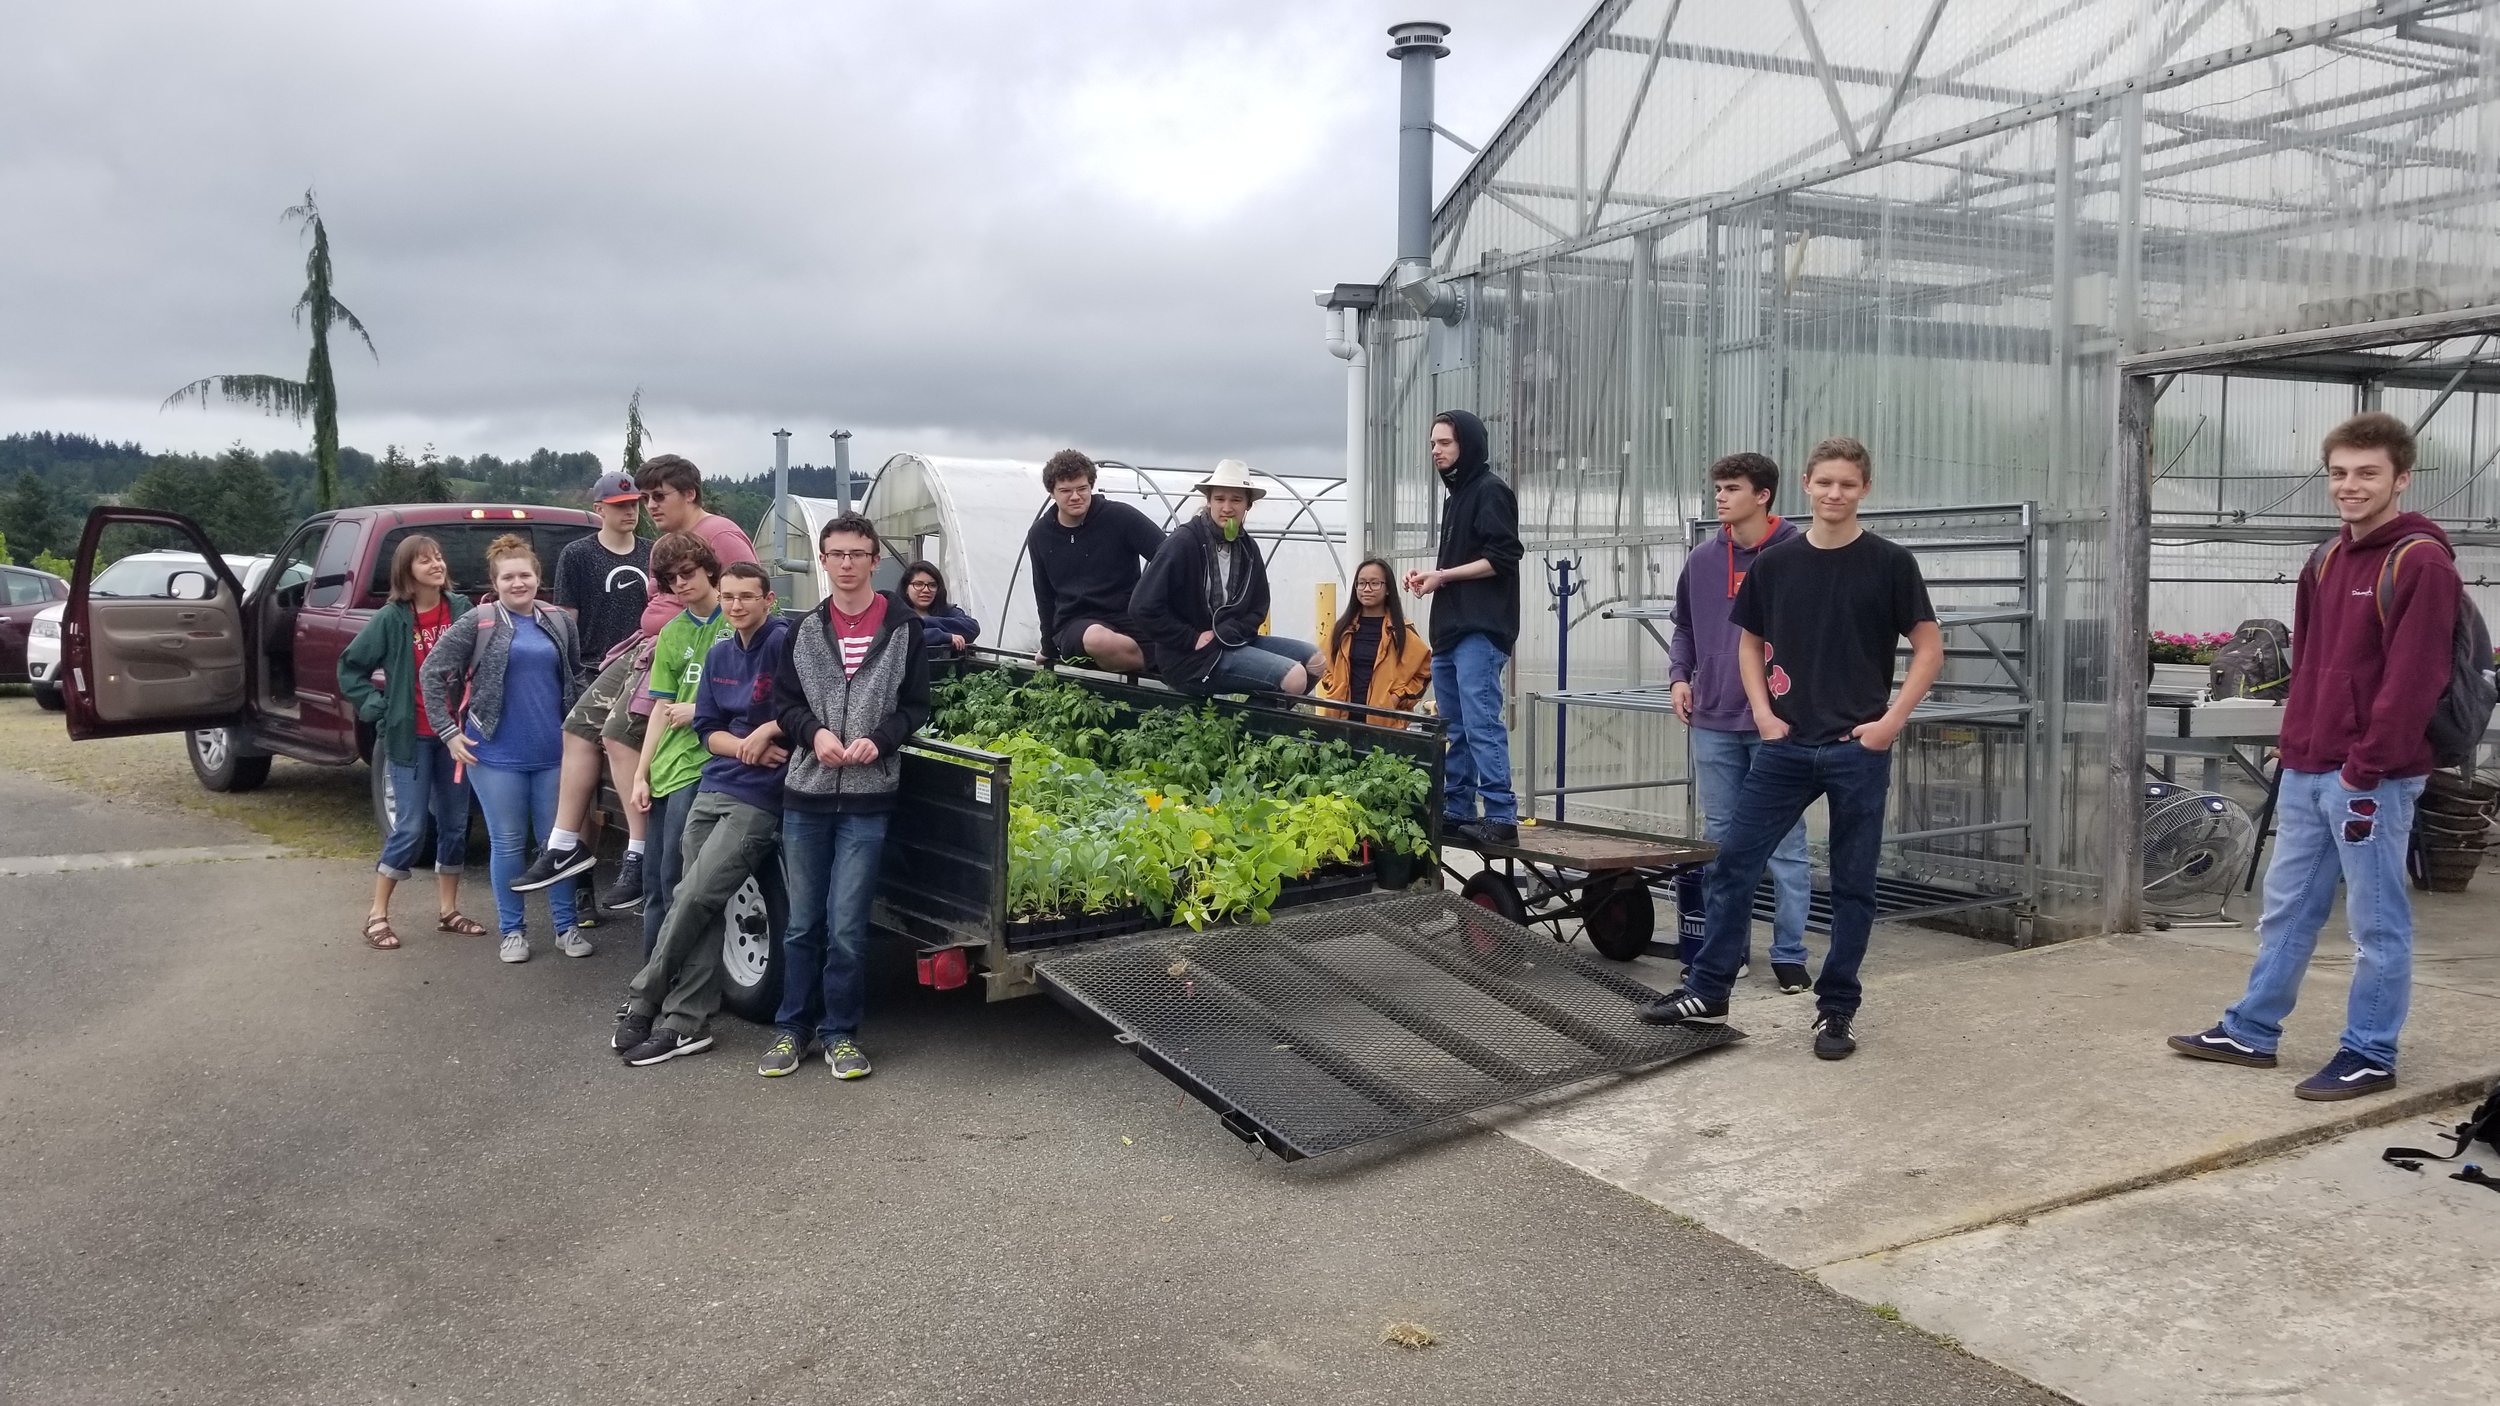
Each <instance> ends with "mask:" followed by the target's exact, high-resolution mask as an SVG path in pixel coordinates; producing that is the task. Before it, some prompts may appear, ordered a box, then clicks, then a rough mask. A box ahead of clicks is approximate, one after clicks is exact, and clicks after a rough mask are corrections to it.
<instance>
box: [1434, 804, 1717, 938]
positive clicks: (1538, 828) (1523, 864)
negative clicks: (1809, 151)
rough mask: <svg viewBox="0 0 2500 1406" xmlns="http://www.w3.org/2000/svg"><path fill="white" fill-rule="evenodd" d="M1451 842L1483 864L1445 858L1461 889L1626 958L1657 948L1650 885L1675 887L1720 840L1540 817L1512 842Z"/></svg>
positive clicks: (1486, 904)
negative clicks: (1461, 865)
mask: <svg viewBox="0 0 2500 1406" xmlns="http://www.w3.org/2000/svg"><path fill="white" fill-rule="evenodd" d="M1447 843H1448V845H1449V846H1450V847H1452V848H1458V847H1469V848H1473V849H1474V850H1475V851H1476V853H1477V854H1478V855H1480V856H1482V858H1483V860H1484V866H1485V867H1484V868H1482V869H1479V870H1477V871H1476V872H1475V873H1472V874H1462V873H1460V872H1459V871H1458V870H1457V869H1455V868H1453V867H1451V865H1450V862H1449V860H1448V859H1447V858H1446V857H1445V858H1444V859H1443V860H1442V861H1441V868H1442V872H1444V873H1446V874H1448V875H1449V876H1450V877H1451V878H1453V879H1456V880H1458V881H1459V889H1458V891H1459V895H1460V896H1461V897H1463V898H1465V899H1466V900H1468V901H1469V902H1471V903H1474V904H1476V905H1477V906H1478V907H1481V908H1484V909H1486V910H1487V911H1489V912H1494V913H1499V914H1501V915H1502V916H1503V917H1505V918H1508V919H1509V920H1510V921H1512V922H1514V923H1517V924H1519V925H1520V926H1521V927H1542V928H1544V929H1546V931H1547V933H1548V935H1549V936H1551V937H1552V938H1553V939H1554V941H1555V942H1557V943H1568V942H1569V941H1570V940H1571V929H1570V927H1569V925H1570V924H1572V923H1575V922H1576V923H1578V924H1579V925H1580V930H1581V931H1582V932H1583V933H1585V934H1586V935H1587V937H1588V940H1589V946H1591V947H1594V948H1596V949H1597V950H1598V952H1599V953H1600V954H1602V955H1604V956H1607V957H1611V958H1613V959H1614V960H1616V961H1618V962H1628V961H1631V960H1632V959H1633V958H1635V957H1638V956H1642V955H1644V954H1646V953H1649V952H1651V951H1652V950H1653V944H1652V942H1651V934H1652V933H1653V932H1654V931H1655V930H1656V928H1657V923H1658V910H1657V905H1656V903H1655V901H1654V900H1653V898H1652V891H1653V890H1656V891H1659V892H1672V889H1673V884H1674V881H1675V879H1676V878H1677V876H1679V875H1681V874H1684V873H1686V872H1688V871H1690V870H1693V869H1698V868H1700V867H1701V866H1702V865H1705V864H1708V863H1709V862H1710V861H1711V860H1712V859H1715V858H1717V857H1718V853H1719V847H1718V846H1716V845H1713V844H1709V843H1706V842H1703V841H1699V840H1679V839H1672V838H1668V837H1664V836H1659V835H1643V834H1638V833H1636V832H1633V831H1630V830H1608V829H1603V828H1601V827H1598V826H1595V825H1566V824H1563V823H1562V822H1560V821H1553V820H1539V821H1530V822H1526V823H1523V824H1522V825H1520V827H1519V842H1518V843H1517V844H1515V845H1499V844H1488V845H1472V846H1470V845H1468V843H1467V842H1466V841H1464V840H1461V839H1458V838H1457V837H1455V836H1453V837H1450V838H1449V839H1448V841H1447Z"/></svg>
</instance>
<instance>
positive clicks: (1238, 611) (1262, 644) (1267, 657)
mask: <svg viewBox="0 0 2500 1406" xmlns="http://www.w3.org/2000/svg"><path fill="white" fill-rule="evenodd" d="M1198 491H1199V492H1200V493H1203V494H1205V495H1206V499H1207V510H1206V511H1205V512H1203V513H1200V514H1199V515H1198V516H1196V517H1194V518H1191V519H1190V520H1189V521H1187V522H1185V523H1182V524H1181V525H1180V526H1179V527H1177V528H1175V529H1173V532H1172V535H1171V536H1170V537H1168V538H1166V539H1165V540H1164V543H1163V547H1162V550H1160V551H1158V552H1156V553H1155V559H1154V561H1153V563H1152V564H1150V565H1149V566H1147V568H1146V574H1145V575H1144V576H1142V577H1140V578H1139V579H1138V582H1137V594H1136V595H1134V596H1132V597H1131V598H1130V599H1129V616H1130V618H1131V619H1132V620H1134V621H1135V622H1136V624H1137V630H1138V635H1139V637H1140V639H1141V641H1142V642H1143V643H1144V644H1145V646H1146V650H1147V654H1148V656H1149V657H1150V659H1151V660H1152V662H1153V664H1154V667H1155V672H1156V673H1158V674H1160V675H1162V677H1163V681H1164V682H1165V683H1168V684H1170V685H1171V686H1172V687H1174V688H1177V689H1180V690H1182V691H1183V692H1186V693H1235V692H1252V691H1261V692H1275V693H1293V694H1302V693H1308V692H1310V691H1311V688H1312V686H1313V685H1314V684H1315V683H1317V682H1318V681H1319V676H1320V671H1321V669H1322V668H1323V667H1324V666H1325V665H1326V663H1327V661H1326V660H1325V659H1324V658H1322V657H1321V655H1320V652H1319V649H1318V647H1317V646H1315V645H1310V644H1306V643H1304V642H1303V641H1301V640H1294V639H1286V638H1284V637H1282V636H1280V635H1263V634H1260V633H1259V627H1260V626H1261V625H1263V624H1265V623H1266V622H1267V601H1268V594H1267V562H1266V560H1265V559H1264V558H1262V557H1261V556H1260V555H1259V547H1258V544H1257V543H1256V542H1253V541H1251V540H1250V538H1249V536H1248V535H1247V533H1246V532H1245V531H1244V529H1243V523H1244V522H1245V521H1246V520H1247V519H1248V517H1249V514H1250V505H1251V504H1253V503H1255V502H1257V501H1259V499H1261V498H1263V497H1265V496H1266V494H1267V490H1265V489H1263V488H1253V487H1251V486H1250V467H1249V466H1248V465H1247V464H1244V463H1242V462H1241V461H1240V460H1239V459H1227V460H1225V461H1224V462H1222V463H1220V464H1218V465H1216V466H1215V472H1214V473H1212V474H1209V475H1208V476H1207V478H1206V480H1205V481H1204V482H1202V483H1200V484H1199V485H1198Z"/></svg>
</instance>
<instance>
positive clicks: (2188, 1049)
mask: <svg viewBox="0 0 2500 1406" xmlns="http://www.w3.org/2000/svg"><path fill="white" fill-rule="evenodd" d="M2325 454H2326V480H2327V492H2328V495H2329V496H2330V497H2331V498H2333V500H2334V502H2335V515H2336V516H2337V517H2338V518H2341V519H2342V520H2343V528H2342V530H2341V531H2340V532H2338V533H2337V534H2336V536H2335V539H2334V540H2333V541H2331V542H2329V543H2328V544H2327V545H2326V546H2324V547H2321V548H2320V549H2319V550H2318V552H2317V553H2316V554H2315V555H2313V556H2312V557H2310V559H2309V562H2308V564H2307V565H2306V566H2304V567H2303V568H2302V569H2301V573H2300V584H2299V586H2298V587H2297V592H2298V594H2297V595H2296V597H2295V598H2294V602H2293V606H2292V639H2293V641H2294V642H2295V648H2294V650H2293V654H2292V687H2291V697H2290V698H2289V699H2288V700H2286V701H2285V703H2284V705H2283V731H2282V736H2281V739H2280V742H2281V746H2282V752H2283V763H2282V766H2283V770H2282V782H2281V791H2280V798H2279V799H2278V800H2277V801H2276V808H2275V822H2274V823H2275V827H2276V828H2275V839H2274V862H2273V864H2272V865H2270V866H2268V868H2267V869H2266V899H2265V909H2264V912H2263V913H2262V914H2261V915H2260V916H2259V917H2258V919H2257V939H2258V944H2257V963H2256V967H2255V968H2254V969H2253V970H2252V971H2250V972H2249V975H2248V991H2247V993H2246V994H2245V995H2243V996H2241V997H2240V999H2239V1002H2238V1004H2236V1005H2234V1006H2232V1007H2231V1008H2230V1009H2229V1010H2227V1011H2224V1012H2223V1013H2222V1023H2221V1024H2219V1025H2216V1026H2214V1027H2213V1028H2212V1029H2210V1030H2206V1031H2203V1032H2201V1033H2199V1034H2195V1035H2173V1036H2171V1037H2170V1047H2171V1048H2172V1049H2174V1050H2177V1051H2178V1052H2179V1053H2181V1054H2183V1055H2189V1056H2191V1057H2193V1058H2196V1059H2209V1060H2214V1061H2217V1062H2219V1063H2223V1064H2245V1065H2248V1066H2250V1067H2252V1068H2257V1069H2272V1068H2273V1067H2274V1062H2275V1046H2276V1044H2277V1043H2278V1042H2279V1041H2280V1040H2281V1039H2282V1038H2283V1020H2284V1017H2286V1016H2288V1015H2290V1014H2291V1013H2292V1005H2293V1003H2294V1002H2295V1001H2297V1000H2298V999H2299V998H2300V983H2301V978H2302V977H2304V976H2305V975H2307V974H2308V971H2309V954H2310V952H2311V951H2312V950H2313V949H2314V948H2316V946H2317V943H2318V929H2320V928H2321V927H2323V926H2325V924H2326V916H2327V910H2328V909H2329V908H2331V907H2333V906H2334V903H2335V885H2336V881H2337V880H2338V879H2339V878H2340V879H2341V880H2342V881H2343V885H2344V890H2345V893H2344V921H2345V922H2346V924H2348V925H2349V926H2350V927H2351V929H2352V941H2353V946H2354V947H2356V948H2358V949H2359V952H2360V955H2359V956H2358V957H2357V958H2356V959H2355V961H2354V963H2353V970H2352V994H2351V996H2350V997H2349V999H2348V1000H2347V1002H2346V1004H2345V1009H2344V1034H2343V1038H2342V1040H2341V1042H2340V1043H2339V1044H2338V1045H2337V1047H2336V1050H2335V1057H2334V1058H2333V1059H2331V1060H2329V1061H2327V1064H2326V1067H2325V1068H2323V1069H2321V1070H2319V1071H2318V1072H2317V1073H2315V1074H2312V1075H2310V1076H2309V1077H2308V1078H2307V1079H2305V1080H2303V1081H2301V1083H2300V1084H2299V1085H2298V1086H2296V1087H2295V1088H2293V1090H2292V1092H2293V1093H2294V1094H2297V1095H2298V1096H2300V1097H2302V1098H2306V1099H2345V1098H2358V1097H2359V1096H2361V1095H2363V1094H2369V1093H2376V1092H2378V1091H2379V1090H2381V1089H2385V1088H2391V1087H2393V1086H2394V1085H2395V1082H2396V1036H2397V1035H2398V1033H2400V1032H2401V1031H2402V1030H2403V1029H2404V1023H2405V1010H2406V1007H2407V1006H2408V1005H2409V1004H2410V1003H2411V1000H2412V996H2413V906H2412V902H2411V900H2410V899H2409V898H2408V897H2407V896H2406V894H2405V848H2406V844H2407V841H2408V839H2409V838H2410V837H2411V835H2412V834H2413V807H2414V803H2415V802H2416V801H2418V800H2420V799H2421V796H2422V786H2423V781H2424V778H2426V777H2428V776H2429V775H2430V771H2431V767H2432V766H2433V765H2434V763H2433V760H2432V757H2431V744H2430V738H2429V736H2428V728H2429V724H2430V718H2431V713H2432V711H2433V710H2434V709H2435V708H2436V707H2437V706H2438V703H2439V698H2440V695H2441V693H2442V692H2444V691H2445V690H2446V688H2447V686H2448V677H2449V670H2450V668H2451V667H2452V655H2453V650H2454V644H2453V640H2454V635H2453V632H2454V630H2455V629H2456V623H2457V608H2458V602H2459V601H2460V600H2461V599H2462V598H2463V596H2464V586H2463V584H2462V583H2461V582H2460V581H2459V580H2458V577H2457V568H2456V558H2455V553H2454V552H2453V550H2452V549H2451V548H2450V547H2449V546H2448V537H2447V534H2446V533H2443V532H2441V531H2440V530H2439V525H2438V524H2437V523H2434V522H2432V521H2431V520H2430V519H2429V518H2427V517H2424V516H2422V515H2421V514H2420V513H2409V512H2406V511H2404V501H2403V500H2404V491H2405V488H2406V487H2407V486H2408V485H2409V484H2410V483H2411V482H2412V480H2413V455H2414V446H2413V433H2412V431H2411V430H2409V429H2407V428H2406V427H2405V422H2404V421H2402V420H2399V419H2397V418H2396V417H2395V416H2393V415H2383V414H2379V413H2377V412H2375V411H2374V412H2372V413H2369V414H2366V415H2355V416H2353V417H2352V418H2351V419H2349V420H2346V421H2345V422H2344V423H2342V424H2340V425H2337V426H2336V427H2335V428H2334V429H2332V430H2330V431H2328V432H2327V436H2326V443H2325Z"/></svg>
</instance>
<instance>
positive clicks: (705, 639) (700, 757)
mask: <svg viewBox="0 0 2500 1406" xmlns="http://www.w3.org/2000/svg"><path fill="white" fill-rule="evenodd" d="M651 571H652V574H653V575H655V576H657V577H658V578H659V580H660V584H661V585H663V586H665V587H667V588H668V589H669V590H670V591H671V592H673V593H675V595H676V597H677V599H678V600H680V601H682V602H683V603H684V605H685V608H684V609H683V610H680V611H679V612H678V613H677V618H675V619H673V620H671V621H669V622H668V623H667V624H666V625H663V626H661V627H660V635H659V638H658V639H657V640H656V641H654V642H653V645H652V650H651V678H650V682H648V683H646V684H645V685H644V686H643V691H642V692H643V697H644V698H646V699H648V700H649V703H650V708H651V718H650V724H649V726H648V728H647V729H646V730H645V736H644V739H643V744H642V750H641V751H640V752H639V753H637V754H636V755H635V757H634V774H633V784H632V785H631V786H629V787H628V788H626V792H625V808H626V809H627V811H629V812H631V813H633V814H637V815H643V816H649V817H651V819H652V824H651V828H650V836H651V847H650V849H649V850H648V851H647V853H648V861H647V862H646V863H645V864H644V865H643V866H642V900H643V903H642V954H643V956H645V957H649V956H650V955H651V949H652V948H653V947H654V946H655V945H657V944H658V942H659V940H660V927H661V925H662V924H664V923H665V922H667V921H668V903H669V894H670V893H671V891H673V890H674V889H675V888H676V887H677V872H678V868H679V865H680V863H681V861H680V858H679V838H680V837H681V836H682V835H683V834H684V832H685V829H686V809H687V807H688V806H690V805H692V804H693V802H694V796H695V792H694V784H695V782H696V781H698V780H700V779H701V777H702V775H703V764H704V761H705V760H706V759H707V757H708V756H709V753H708V752H706V751H705V750H704V746H703V742H702V739H701V738H699V737H698V736H696V734H695V731H694V711H695V694H696V691H697V689H698V687H699V686H700V684H701V683H702V681H703V659H704V656H705V655H707V654H709V653H711V651H712V646H713V644H715V643H716V642H718V641H719V639H720V638H721V636H723V635H725V634H727V633H728V632H729V629H730V625H729V621H728V618H727V617H726V615H724V613H723V612H722V610H721V603H720V579H721V575H720V573H721V563H720V558H718V557H716V556H713V555H712V549H711V548H710V547H707V546H705V545H703V539H702V538H700V537H697V536H695V535H694V534H692V533H690V532H672V533H670V534H669V535H667V536H666V537H663V538H661V539H660V540H659V541H658V542H657V543H655V544H654V545H653V546H652V548H651Z"/></svg>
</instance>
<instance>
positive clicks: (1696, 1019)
mask: <svg viewBox="0 0 2500 1406" xmlns="http://www.w3.org/2000/svg"><path fill="white" fill-rule="evenodd" d="M1726 1020H1727V1002H1725V1001H1705V1000H1703V999H1702V998H1701V997H1699V996H1696V995H1694V994H1693V993H1692V992H1690V991H1687V990H1685V989H1684V988H1683V987H1681V986H1679V987H1677V988H1676V989H1674V990H1673V991H1670V992H1668V993H1667V994H1666V995H1664V996H1661V997H1659V998H1658V999H1657V1000H1655V1001H1652V1002H1650V1003H1649V1004H1648V1005H1646V1006H1643V1007H1641V1023H1642V1024H1643V1025H1719V1024H1723V1023H1725V1022H1726Z"/></svg>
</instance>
